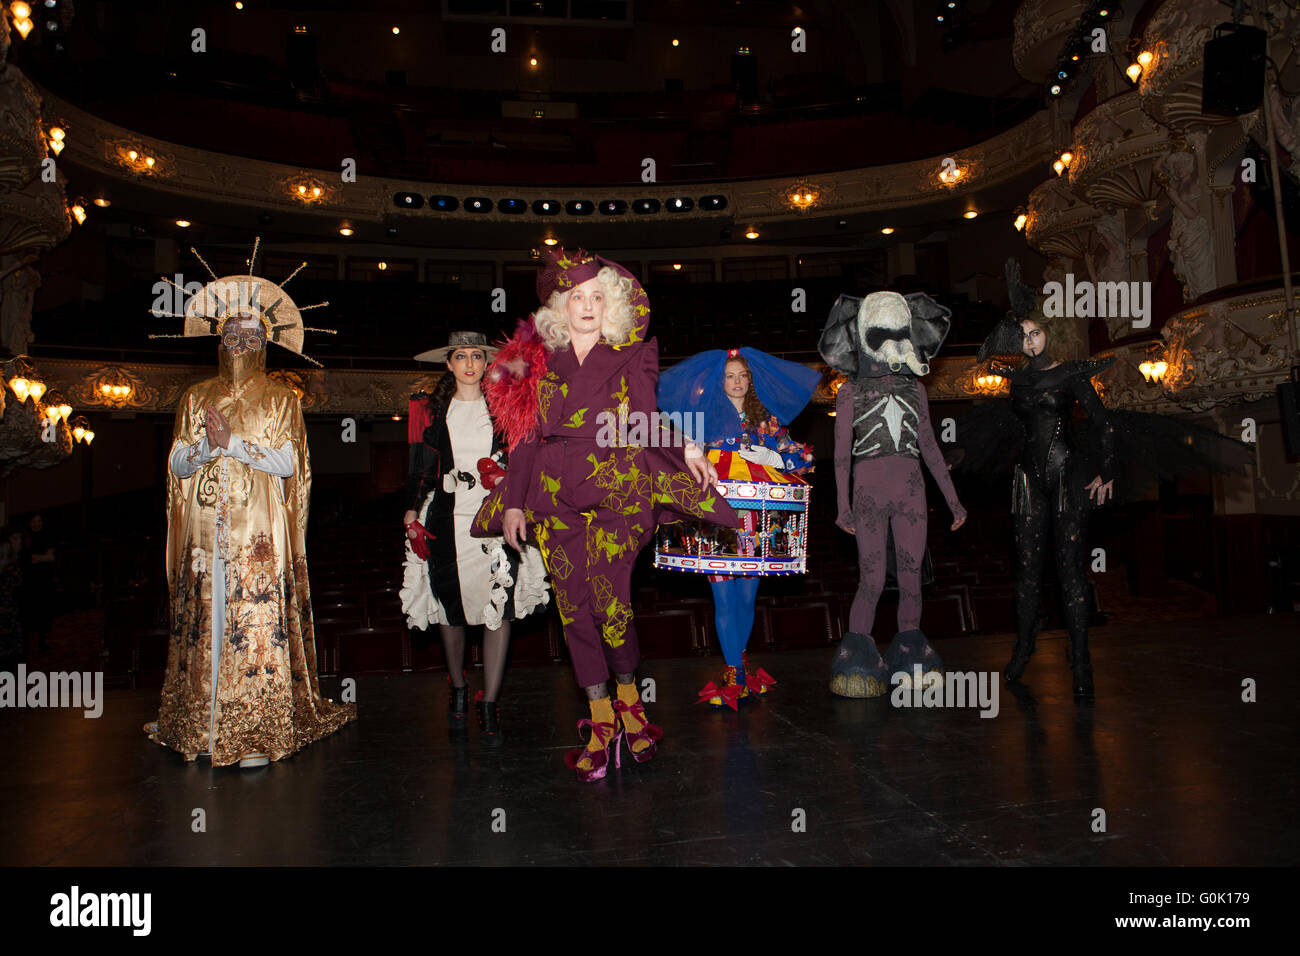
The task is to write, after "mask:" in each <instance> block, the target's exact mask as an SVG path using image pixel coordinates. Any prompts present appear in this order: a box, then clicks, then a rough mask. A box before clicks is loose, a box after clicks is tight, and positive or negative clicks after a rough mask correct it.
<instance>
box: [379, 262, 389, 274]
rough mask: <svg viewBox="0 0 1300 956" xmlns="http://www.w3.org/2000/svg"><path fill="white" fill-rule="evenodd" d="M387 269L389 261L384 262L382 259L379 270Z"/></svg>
mask: <svg viewBox="0 0 1300 956" xmlns="http://www.w3.org/2000/svg"><path fill="white" fill-rule="evenodd" d="M387 269H388V263H387V262H382V261H381V262H380V263H379V271H380V272H384V271H386V270H387Z"/></svg>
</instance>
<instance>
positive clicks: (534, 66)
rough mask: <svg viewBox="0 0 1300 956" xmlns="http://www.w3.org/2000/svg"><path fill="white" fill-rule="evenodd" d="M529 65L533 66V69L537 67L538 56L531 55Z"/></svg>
mask: <svg viewBox="0 0 1300 956" xmlns="http://www.w3.org/2000/svg"><path fill="white" fill-rule="evenodd" d="M528 65H529V66H531V67H532V68H533V69H537V57H535V56H530V57H529V58H528Z"/></svg>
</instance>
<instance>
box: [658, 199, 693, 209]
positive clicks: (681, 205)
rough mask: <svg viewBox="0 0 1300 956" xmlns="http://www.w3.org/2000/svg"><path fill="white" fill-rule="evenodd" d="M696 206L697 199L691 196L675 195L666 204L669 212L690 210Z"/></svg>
mask: <svg viewBox="0 0 1300 956" xmlns="http://www.w3.org/2000/svg"><path fill="white" fill-rule="evenodd" d="M694 207H695V200H693V199H691V198H690V197H689V196H675V197H673V198H672V199H670V200H668V202H667V203H666V204H665V208H666V209H667V210H668V211H669V212H690V211H691V210H692V209H693V208H694Z"/></svg>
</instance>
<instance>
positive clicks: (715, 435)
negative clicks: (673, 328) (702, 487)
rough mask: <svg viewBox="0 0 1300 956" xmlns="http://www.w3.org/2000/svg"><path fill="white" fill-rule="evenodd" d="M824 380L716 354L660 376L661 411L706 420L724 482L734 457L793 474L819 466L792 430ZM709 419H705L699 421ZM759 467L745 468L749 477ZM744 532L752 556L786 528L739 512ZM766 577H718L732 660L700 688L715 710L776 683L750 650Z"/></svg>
mask: <svg viewBox="0 0 1300 956" xmlns="http://www.w3.org/2000/svg"><path fill="white" fill-rule="evenodd" d="M820 380H821V375H820V374H819V373H818V372H816V371H814V370H813V369H810V368H808V367H807V366H804V365H799V364H798V363H796V362H787V361H785V360H784V359H779V358H775V357H773V356H771V355H767V354H766V353H764V352H760V351H759V350H758V349H751V348H742V349H731V350H729V351H727V350H723V349H713V350H711V351H708V352H701V353H700V354H699V355H694V356H692V357H690V358H688V359H686V360H685V361H684V362H681V363H679V364H678V365H675V366H673V367H672V368H671V369H668V370H667V371H666V372H664V373H663V375H661V376H660V377H659V407H660V408H661V409H662V410H663V411H665V412H667V413H669V414H671V415H681V416H682V418H681V420H682V421H683V422H696V421H699V422H701V423H702V425H703V428H704V433H703V435H702V436H696V437H701V438H702V439H703V441H704V442H705V443H706V447H707V448H708V449H709V452H708V455H709V461H710V462H712V463H713V465H714V466H715V467H716V468H717V471H718V474H719V475H720V476H721V480H723V481H724V482H725V481H726V479H727V477H728V476H731V475H732V474H733V459H734V458H739V459H741V460H742V461H743V462H745V463H748V464H749V465H757V466H761V467H762V468H770V469H773V470H775V471H777V472H784V473H786V474H790V475H803V474H807V473H808V472H811V471H812V469H813V454H812V449H811V448H809V447H808V446H807V445H802V444H800V443H798V442H796V441H792V440H791V439H790V437H789V435H788V434H787V433H786V430H785V427H784V426H786V425H788V424H789V423H790V422H791V421H793V420H794V418H795V417H796V416H797V415H798V414H799V413H800V412H801V411H803V409H804V406H806V405H807V404H808V400H809V399H810V398H812V394H813V392H814V391H815V390H816V388H817V383H818V382H819V381H820ZM696 415H699V416H702V418H700V419H697V418H695V417H694V416H696ZM755 470H756V469H753V468H750V467H748V465H746V466H744V471H745V472H747V473H751V474H747V475H746V477H754V478H758V477H759V476H755V475H752V472H754V471H755ZM737 513H738V514H739V516H740V531H739V535H740V536H741V538H742V539H747V538H761V539H762V540H755V541H754V542H753V544H752V547H751V553H755V552H759V551H761V552H763V553H768V552H774V551H776V550H777V549H778V546H779V543H780V542H778V538H779V537H780V536H781V535H782V533H783V529H780V528H778V527H777V524H778V523H779V519H777V522H772V523H770V524H769V527H767V528H760V527H759V526H758V524H759V521H760V520H761V517H760V516H761V514H762V513H761V512H759V511H755V510H750V509H745V510H740V509H737ZM758 581H759V576H758V575H754V574H710V575H709V583H710V585H711V587H712V589H713V609H714V622H715V624H716V625H717V630H718V643H719V644H720V645H721V646H722V657H723V661H724V662H725V664H724V666H723V668H722V674H721V675H720V676H719V678H718V680H717V682H716V683H715V682H713V681H710V682H709V683H708V684H706V685H705V687H704V689H703V690H701V691H700V700H701V701H704V702H707V703H709V704H711V705H712V706H714V707H724V706H725V707H730V708H731V709H732V710H735V709H736V702H737V701H738V700H740V699H743V698H745V697H748V696H749V694H750V693H751V692H752V693H755V694H766V693H767V689H768V687H769V686H772V685H774V684H775V683H776V681H774V680H773V679H772V677H771V675H770V674H768V673H767V672H766V671H765V670H763V669H762V668H761V667H760V668H758V669H757V670H751V669H750V666H749V658H748V655H747V654H746V653H745V648H746V646H747V645H748V644H749V635H750V631H751V630H753V627H754V602H755V600H756V598H757V596H758Z"/></svg>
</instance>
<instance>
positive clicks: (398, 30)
mask: <svg viewBox="0 0 1300 956" xmlns="http://www.w3.org/2000/svg"><path fill="white" fill-rule="evenodd" d="M401 32H402V28H401V27H393V36H397V34H399V33H401Z"/></svg>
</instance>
